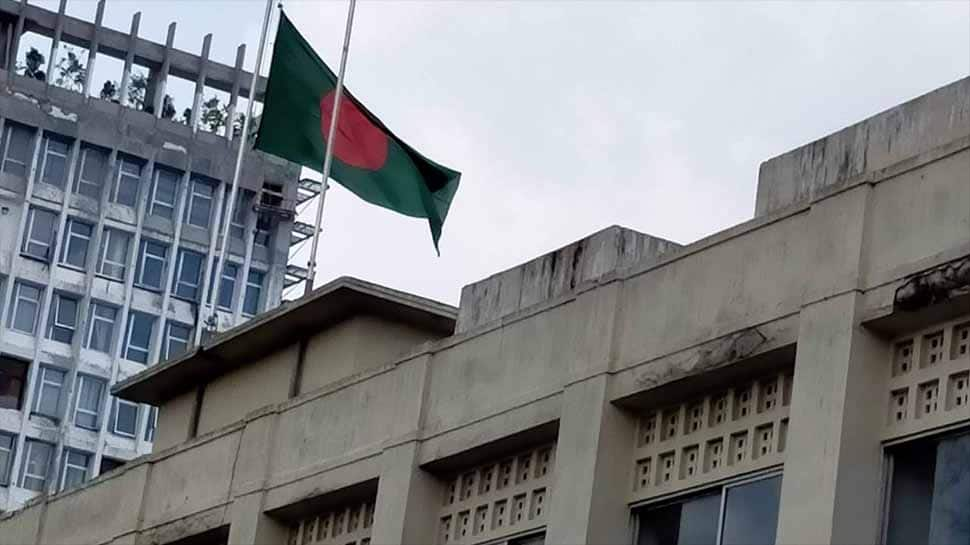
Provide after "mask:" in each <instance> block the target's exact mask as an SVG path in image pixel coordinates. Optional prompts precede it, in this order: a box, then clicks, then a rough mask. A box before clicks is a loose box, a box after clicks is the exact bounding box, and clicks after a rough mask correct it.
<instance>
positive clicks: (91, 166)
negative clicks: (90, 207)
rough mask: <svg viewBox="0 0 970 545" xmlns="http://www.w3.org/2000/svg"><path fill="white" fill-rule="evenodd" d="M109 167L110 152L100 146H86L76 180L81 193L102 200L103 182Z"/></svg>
mask: <svg viewBox="0 0 970 545" xmlns="http://www.w3.org/2000/svg"><path fill="white" fill-rule="evenodd" d="M107 167H108V154H107V153H106V152H105V151H104V150H102V149H100V148H91V147H85V148H84V151H82V152H81V168H79V169H78V174H77V179H76V180H75V182H74V191H76V192H77V193H78V194H80V195H84V196H86V197H91V198H92V199H95V200H101V183H102V180H104V173H105V171H106V170H107Z"/></svg>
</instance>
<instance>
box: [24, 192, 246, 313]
mask: <svg viewBox="0 0 970 545" xmlns="http://www.w3.org/2000/svg"><path fill="white" fill-rule="evenodd" d="M56 225H57V213H56V212H53V211H50V210H46V209H44V208H36V207H32V208H31V209H30V210H28V213H27V225H26V229H25V230H24V239H23V243H22V244H21V248H20V251H21V253H22V254H23V255H24V256H26V257H30V258H33V259H40V260H42V261H44V262H51V261H52V259H51V258H52V256H51V254H52V252H53V248H54V241H55V239H56V237H57V228H56ZM65 231H66V232H65V233H64V240H63V242H62V245H61V246H62V248H61V252H60V254H61V255H60V256H59V259H58V261H59V262H60V264H62V265H64V266H66V267H72V268H77V269H82V270H84V269H86V268H87V266H88V260H89V255H90V254H91V251H90V246H91V240H92V237H93V232H94V226H93V225H91V224H89V223H86V222H84V221H82V220H80V219H77V218H73V217H71V218H68V220H67V224H66V228H65ZM131 249H132V235H131V233H128V232H126V231H121V230H119V229H113V228H110V227H105V228H104V233H103V236H102V237H101V245H100V248H99V249H98V255H97V264H96V269H95V270H96V271H97V273H98V274H99V275H101V276H103V277H106V278H109V279H112V280H117V281H119V282H124V281H125V279H126V277H127V274H128V258H129V255H130V252H131ZM173 254H175V252H172V251H171V246H170V245H169V244H167V243H164V242H160V241H157V240H153V239H149V238H145V239H143V240H142V241H141V244H140V245H139V248H138V259H137V262H136V263H135V271H134V273H135V278H134V283H135V285H136V286H138V287H140V288H144V289H147V290H152V291H160V290H162V288H163V287H164V283H165V276H166V275H165V272H166V270H167V266H168V262H169V260H170V259H171V256H172V255H173ZM175 257H176V258H175V259H174V262H175V282H174V283H173V285H172V294H173V295H175V296H176V297H180V298H183V299H188V300H190V301H197V300H198V299H199V296H200V292H201V284H202V282H201V280H202V271H203V269H204V264H205V256H204V255H203V254H201V253H199V252H195V251H193V250H188V249H185V248H180V249H179V250H178V252H177V255H176V256H175ZM238 276H239V265H237V264H235V263H230V262H225V263H224V264H223V271H222V277H221V280H220V282H221V285H220V286H219V306H220V307H222V308H224V309H227V310H229V309H231V307H232V301H233V299H234V296H235V294H236V281H237V277H238ZM214 277H215V270H214V269H213V278H212V279H211V280H215V278H214ZM264 277H265V273H263V272H261V271H255V270H251V271H250V272H249V275H248V277H247V281H246V292H245V297H244V299H243V309H242V310H243V313H245V314H247V315H255V314H256V313H257V312H258V310H259V302H260V297H261V295H262V284H263V278H264ZM212 285H213V286H214V285H215V284H214V283H213V284H212ZM209 297H210V300H209V302H211V295H210V296H209Z"/></svg>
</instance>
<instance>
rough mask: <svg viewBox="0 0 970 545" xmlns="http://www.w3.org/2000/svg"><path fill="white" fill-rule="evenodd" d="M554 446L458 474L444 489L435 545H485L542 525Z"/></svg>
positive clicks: (548, 492)
mask: <svg viewBox="0 0 970 545" xmlns="http://www.w3.org/2000/svg"><path fill="white" fill-rule="evenodd" d="M555 452H556V446H555V444H551V445H545V446H542V447H539V448H536V449H532V450H529V451H526V452H522V453H520V454H518V455H516V456H510V457H508V458H502V459H499V460H494V461H490V462H488V463H486V464H482V465H479V466H478V467H475V468H474V469H472V470H470V471H465V472H462V473H461V474H460V475H457V476H456V477H455V478H454V479H453V480H451V481H450V482H448V484H447V485H446V486H445V494H444V498H443V499H442V503H443V506H442V508H441V512H440V515H439V517H438V523H439V529H438V544H439V545H443V544H446V543H448V544H451V543H455V544H465V543H485V542H489V541H493V540H497V539H501V538H504V537H508V536H510V535H513V534H520V533H522V532H525V531H529V530H535V529H537V528H541V527H542V526H544V525H545V523H546V505H547V504H548V503H549V496H550V494H551V489H550V484H551V483H552V470H553V467H555V463H554V462H555Z"/></svg>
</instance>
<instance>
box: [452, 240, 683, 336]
mask: <svg viewBox="0 0 970 545" xmlns="http://www.w3.org/2000/svg"><path fill="white" fill-rule="evenodd" d="M679 247H680V245H679V244H677V243H674V242H671V241H669V240H664V239H661V238H657V237H652V236H650V235H645V234H643V233H639V232H637V231H634V230H632V229H626V228H623V227H619V226H615V225H614V226H612V227H608V228H606V229H603V230H602V231H599V232H596V233H593V234H592V235H590V236H588V237H586V238H584V239H582V240H579V241H576V242H574V243H572V244H570V245H568V246H564V247H562V248H560V249H558V250H555V251H553V252H549V253H548V254H545V255H542V256H540V257H537V258H535V259H533V260H532V261H529V262H527V263H523V264H522V265H519V266H518V267H514V268H511V269H509V270H506V271H502V272H500V273H497V274H494V275H492V276H490V277H488V278H486V279H485V280H481V281H479V282H475V283H474V284H469V285H467V286H465V287H464V288H462V290H461V303H460V304H459V311H458V323H457V325H456V326H455V332H456V333H461V332H464V331H468V330H470V329H473V328H475V327H477V326H480V325H483V324H487V323H489V322H494V321H495V320H498V319H500V318H502V317H503V316H508V315H509V314H512V313H515V312H517V311H519V310H521V309H525V308H529V307H532V306H534V305H536V304H539V303H541V302H543V301H546V300H549V299H553V298H555V297H558V296H560V295H563V294H565V293H568V292H570V291H572V290H574V289H576V287H577V286H578V285H580V284H582V283H583V282H587V281H590V280H593V279H595V278H599V277H601V276H604V275H606V274H608V273H610V272H613V271H616V270H619V269H623V268H626V267H629V266H631V265H633V264H635V263H639V262H642V261H645V260H655V259H656V258H657V257H659V256H660V255H662V254H664V253H665V252H667V251H669V250H672V249H676V248H679Z"/></svg>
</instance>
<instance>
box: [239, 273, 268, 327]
mask: <svg viewBox="0 0 970 545" xmlns="http://www.w3.org/2000/svg"><path fill="white" fill-rule="evenodd" d="M265 276H266V273H263V272H260V271H252V270H251V271H249V276H248V278H246V298H245V300H244V301H243V313H244V314H247V315H249V316H255V315H256V313H257V312H259V305H260V304H261V303H262V298H263V278H264V277H265Z"/></svg>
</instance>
